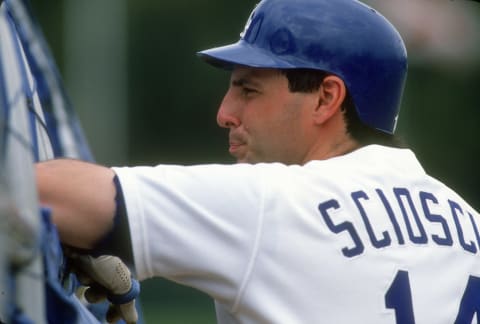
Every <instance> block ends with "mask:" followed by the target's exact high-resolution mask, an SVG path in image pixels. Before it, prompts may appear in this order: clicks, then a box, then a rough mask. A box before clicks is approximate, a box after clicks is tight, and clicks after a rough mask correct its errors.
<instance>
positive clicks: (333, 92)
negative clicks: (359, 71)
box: [313, 75, 347, 124]
mask: <svg viewBox="0 0 480 324" xmlns="http://www.w3.org/2000/svg"><path fill="white" fill-rule="evenodd" d="M318 91H319V93H318V94H319V96H318V105H317V107H316V109H315V111H314V112H313V118H314V121H315V123H316V124H323V123H325V122H326V121H328V120H329V119H330V118H331V117H332V116H334V115H335V114H336V113H338V112H341V107H342V103H343V101H344V100H345V96H346V93H347V88H346V87H345V83H344V82H343V80H342V79H340V78H339V77H337V76H335V75H328V76H327V77H325V79H323V82H322V84H321V85H320V88H319V90H318Z"/></svg>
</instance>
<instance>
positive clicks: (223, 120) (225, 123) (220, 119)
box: [217, 93, 241, 128]
mask: <svg viewBox="0 0 480 324" xmlns="http://www.w3.org/2000/svg"><path fill="white" fill-rule="evenodd" d="M236 111H237V109H235V107H234V105H233V103H232V102H231V100H229V98H228V93H227V94H226V95H225V97H224V98H223V100H222V103H221V104H220V107H219V108H218V112H217V124H218V126H220V127H223V128H235V127H238V126H239V125H240V123H241V121H240V118H239V117H238V116H237V114H236Z"/></svg>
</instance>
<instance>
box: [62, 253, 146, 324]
mask: <svg viewBox="0 0 480 324" xmlns="http://www.w3.org/2000/svg"><path fill="white" fill-rule="evenodd" d="M66 255H67V256H68V257H69V258H70V260H71V262H72V268H73V272H75V273H76V274H77V276H78V279H79V281H80V283H82V284H83V285H85V286H88V288H86V290H84V297H85V299H86V300H87V301H88V302H89V303H98V302H101V301H103V300H105V298H106V299H108V300H109V302H110V303H111V304H110V308H109V309H108V311H107V317H106V319H107V321H108V322H109V323H113V322H116V321H118V320H119V319H123V320H124V321H125V322H126V323H128V324H134V323H136V322H137V320H138V314H137V310H136V308H135V298H136V297H137V296H138V294H139V292H140V286H139V283H138V281H137V280H135V279H133V278H132V276H131V273H130V270H129V269H128V267H127V266H126V265H125V264H124V263H123V262H122V260H121V259H120V258H118V257H115V256H112V255H102V256H99V257H96V258H94V257H92V256H91V255H87V254H78V253H75V252H71V251H69V252H67V253H66Z"/></svg>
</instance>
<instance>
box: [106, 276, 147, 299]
mask: <svg viewBox="0 0 480 324" xmlns="http://www.w3.org/2000/svg"><path fill="white" fill-rule="evenodd" d="M131 281H132V287H131V288H130V290H129V291H128V292H126V293H125V294H121V295H115V294H108V295H107V298H108V300H109V301H110V302H111V303H112V304H116V305H121V304H126V303H128V302H130V301H132V300H134V299H135V298H137V296H138V295H139V294H140V283H139V282H138V280H136V279H133V278H132V279H131Z"/></svg>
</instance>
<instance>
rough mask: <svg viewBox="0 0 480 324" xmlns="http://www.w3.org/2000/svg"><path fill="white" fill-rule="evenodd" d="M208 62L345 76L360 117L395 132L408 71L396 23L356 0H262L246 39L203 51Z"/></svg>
mask: <svg viewBox="0 0 480 324" xmlns="http://www.w3.org/2000/svg"><path fill="white" fill-rule="evenodd" d="M198 55H199V56H200V57H201V58H202V59H204V60H205V61H206V62H208V63H210V64H212V65H214V66H218V67H222V68H226V69H231V68H232V67H233V66H234V65H244V66H250V67H258V68H279V69H295V68H308V69H315V70H323V71H326V72H330V73H333V74H335V75H337V76H339V77H340V78H342V79H343V81H344V82H345V85H346V87H347V89H348V91H349V92H350V95H351V96H352V98H353V101H354V103H355V107H356V109H357V113H358V115H359V117H360V120H361V121H362V122H363V123H365V124H366V125H368V126H370V127H373V128H376V129H378V130H381V131H383V132H386V133H389V134H393V132H394V131H395V126H396V121H397V117H398V113H399V110H400V101H401V97H402V94H403V88H404V84H405V78H406V73H407V53H406V49H405V45H404V43H403V41H402V38H401V37H400V35H399V33H398V32H397V30H396V29H395V28H394V27H393V26H392V25H391V24H390V22H389V21H388V20H387V19H385V18H384V17H383V16H382V15H380V14H379V13H378V12H377V11H375V10H374V9H372V8H370V7H368V6H367V5H365V4H363V3H361V2H358V1H355V0H295V1H292V0H263V1H261V2H260V3H259V4H258V5H257V6H256V8H255V9H254V10H253V12H252V14H251V15H250V18H249V19H248V22H247V24H246V26H245V29H244V31H243V32H242V33H241V34H240V40H239V41H238V42H236V43H234V44H231V45H227V46H222V47H217V48H212V49H208V50H205V51H201V52H199V53H198Z"/></svg>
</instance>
